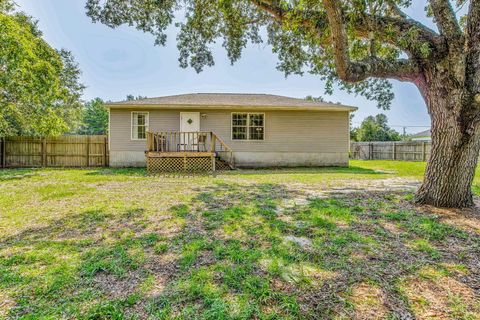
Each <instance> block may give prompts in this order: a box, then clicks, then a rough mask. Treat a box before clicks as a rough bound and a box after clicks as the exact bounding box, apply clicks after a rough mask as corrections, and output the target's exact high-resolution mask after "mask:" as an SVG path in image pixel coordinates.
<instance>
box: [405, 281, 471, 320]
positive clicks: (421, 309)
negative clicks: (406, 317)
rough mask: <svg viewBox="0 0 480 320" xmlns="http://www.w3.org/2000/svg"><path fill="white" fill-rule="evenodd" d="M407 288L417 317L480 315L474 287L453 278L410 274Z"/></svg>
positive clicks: (460, 317) (406, 291)
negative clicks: (424, 277) (422, 276)
mask: <svg viewBox="0 0 480 320" xmlns="http://www.w3.org/2000/svg"><path fill="white" fill-rule="evenodd" d="M403 289H404V291H405V295H406V296H407V297H408V299H409V302H410V304H411V306H412V309H413V311H414V313H415V316H416V317H417V319H442V320H443V319H479V318H480V301H479V300H478V297H476V295H475V293H474V291H473V290H472V288H470V287H469V286H467V285H465V284H464V283H461V282H459V281H458V280H456V279H454V278H452V277H449V276H443V277H440V278H436V279H422V278H419V277H410V278H408V279H407V280H406V281H405V282H404V284H403Z"/></svg>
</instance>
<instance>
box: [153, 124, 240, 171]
mask: <svg viewBox="0 0 480 320" xmlns="http://www.w3.org/2000/svg"><path fill="white" fill-rule="evenodd" d="M145 155H146V158H147V171H148V173H149V174H155V173H162V172H212V173H215V172H216V171H219V170H231V169H234V168H235V164H234V158H233V151H232V149H230V147H228V146H227V145H226V144H225V143H224V142H223V141H222V140H221V139H220V138H219V137H218V136H217V135H216V134H215V133H213V132H147V151H146V152H145Z"/></svg>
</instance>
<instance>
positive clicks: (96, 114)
mask: <svg viewBox="0 0 480 320" xmlns="http://www.w3.org/2000/svg"><path fill="white" fill-rule="evenodd" d="M107 132H108V110H107V108H106V107H105V103H104V102H103V100H102V99H100V98H95V99H93V100H91V101H88V102H86V103H85V104H84V107H83V110H82V125H81V126H80V128H79V130H78V131H77V133H79V134H107Z"/></svg>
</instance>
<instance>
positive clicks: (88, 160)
mask: <svg viewBox="0 0 480 320" xmlns="http://www.w3.org/2000/svg"><path fill="white" fill-rule="evenodd" d="M87 167H90V136H87Z"/></svg>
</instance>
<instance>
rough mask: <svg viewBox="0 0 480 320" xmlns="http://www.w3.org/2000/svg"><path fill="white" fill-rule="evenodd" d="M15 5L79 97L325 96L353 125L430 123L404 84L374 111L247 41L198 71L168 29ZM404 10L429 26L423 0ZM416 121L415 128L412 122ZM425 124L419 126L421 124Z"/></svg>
mask: <svg viewBox="0 0 480 320" xmlns="http://www.w3.org/2000/svg"><path fill="white" fill-rule="evenodd" d="M15 2H16V3H17V4H18V5H19V9H20V10H22V11H24V12H26V13H27V14H29V15H31V16H33V17H35V18H36V19H38V20H39V27H40V30H42V32H43V36H44V39H45V40H46V41H47V42H48V43H49V44H50V45H51V46H53V47H55V48H57V49H60V48H64V49H67V50H70V51H71V52H72V53H73V54H74V56H75V59H76V61H77V62H78V64H79V66H80V69H81V70H82V78H81V79H82V82H83V83H84V84H85V85H86V86H87V88H86V90H85V92H84V95H83V99H85V100H90V99H93V98H95V97H100V98H102V99H104V100H112V101H120V100H124V99H125V97H126V95H127V94H133V95H142V96H147V97H158V96H164V95H174V94H182V93H196V92H236V93H269V94H279V95H285V96H290V97H296V98H304V97H305V96H307V95H311V96H314V97H317V96H323V97H324V98H325V99H326V100H327V101H333V102H341V103H343V104H347V105H353V106H357V107H358V108H359V109H358V111H357V112H355V117H354V120H353V125H354V126H358V125H359V123H360V122H361V121H362V120H363V119H364V118H365V117H367V116H369V115H375V114H378V113H385V114H386V115H387V116H388V118H389V123H390V125H392V126H394V129H396V130H397V131H400V132H401V131H403V128H402V126H410V127H409V128H407V130H406V132H408V133H414V132H418V131H423V130H425V129H427V128H428V126H429V125H430V119H429V116H428V113H427V110H426V107H425V103H424V101H423V99H422V97H421V96H420V93H419V91H418V89H417V88H416V87H415V86H414V85H413V84H410V83H401V82H398V81H392V83H393V86H394V92H395V99H394V101H393V103H392V106H391V109H390V110H388V111H383V110H379V109H377V107H376V103H375V101H368V100H366V99H365V98H363V97H361V96H355V95H353V94H347V93H345V92H342V91H340V90H336V91H335V92H334V94H333V95H326V94H325V92H324V91H325V90H324V87H325V83H324V82H322V81H321V80H320V79H319V77H318V76H315V75H309V74H305V75H303V76H299V75H291V76H289V77H287V78H286V77H285V75H284V74H283V73H282V72H280V71H277V70H276V68H275V67H276V64H277V62H278V59H277V57H276V55H275V54H273V53H272V51H271V48H270V47H269V46H268V45H267V44H261V45H249V46H248V47H247V48H246V49H245V51H244V53H243V55H242V58H241V59H240V61H238V62H237V63H235V64H234V65H233V66H232V65H231V64H230V62H229V60H228V59H227V57H226V54H225V51H224V50H223V48H222V47H221V44H218V45H216V46H215V48H214V49H215V50H214V53H215V66H214V67H210V68H208V67H207V68H206V69H205V70H204V71H203V72H202V73H200V74H197V73H196V72H195V71H194V70H193V69H191V68H188V69H182V68H180V67H179V64H178V50H177V47H176V41H175V35H176V29H175V28H174V27H172V28H170V29H169V32H168V41H167V45H166V46H165V47H161V46H154V38H153V36H151V35H150V34H145V33H143V32H141V31H138V30H136V29H135V28H133V27H128V26H122V27H120V28H117V29H110V28H108V27H107V26H105V25H103V24H100V23H97V24H94V23H92V22H91V20H90V18H89V17H87V16H86V14H85V9H84V6H85V0H15ZM413 2H414V5H413V7H412V8H410V9H409V11H408V12H407V13H408V14H409V15H410V16H411V17H412V18H415V19H420V20H421V21H422V22H424V23H425V24H427V25H429V26H431V27H433V26H432V24H431V22H429V21H427V20H426V18H425V15H424V10H423V8H424V1H413ZM415 126H418V127H415ZM422 126H423V127H422Z"/></svg>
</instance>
